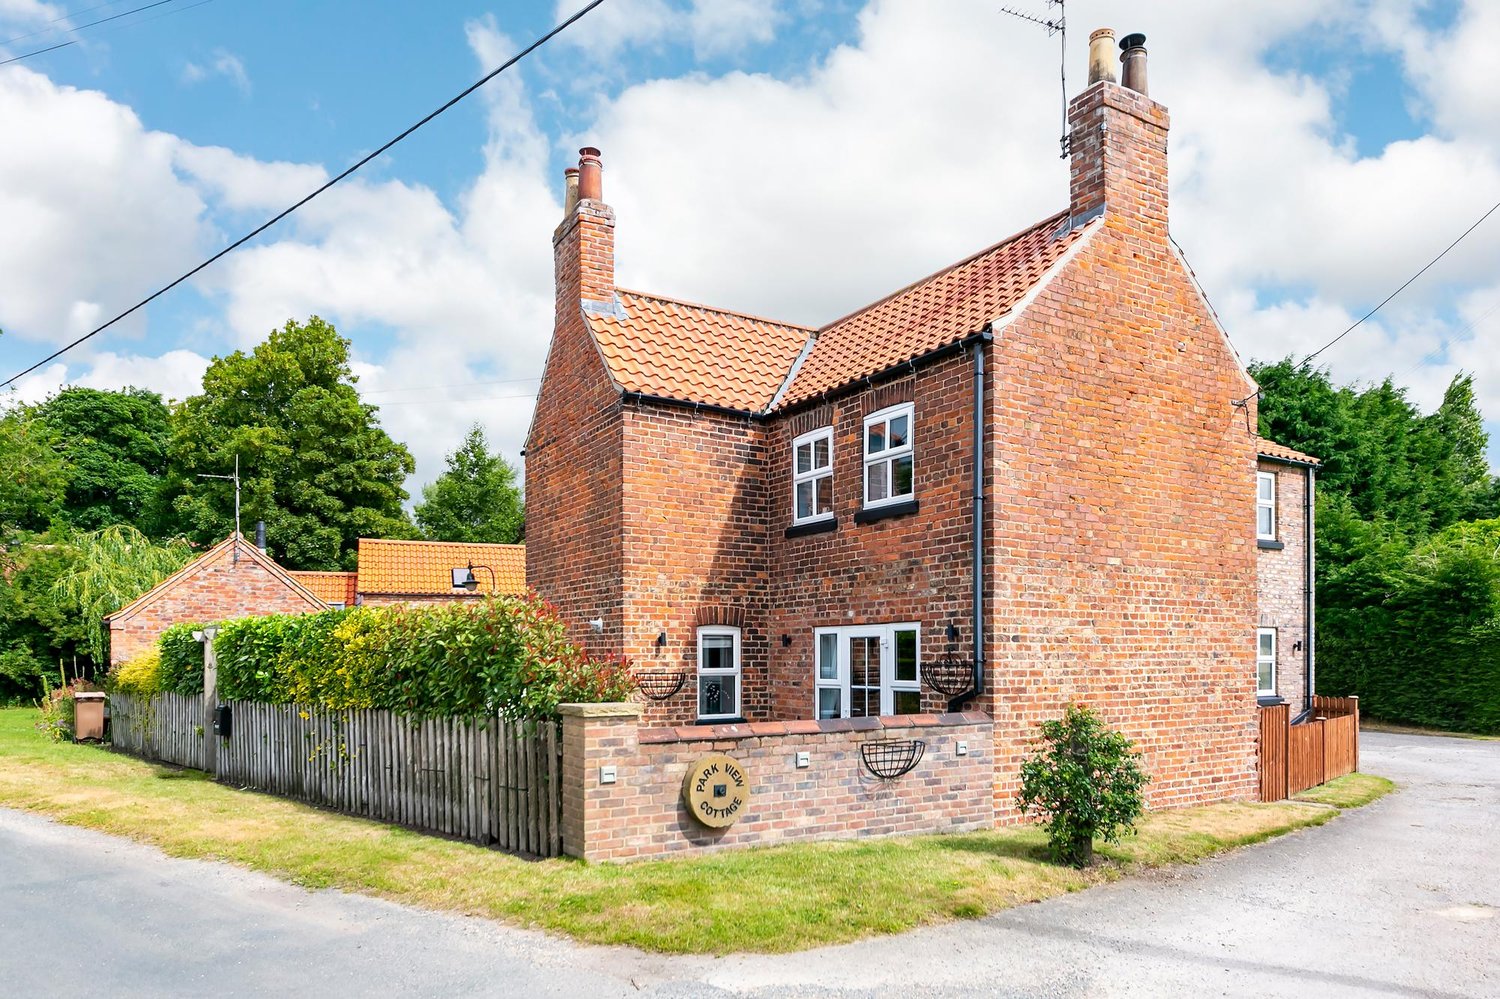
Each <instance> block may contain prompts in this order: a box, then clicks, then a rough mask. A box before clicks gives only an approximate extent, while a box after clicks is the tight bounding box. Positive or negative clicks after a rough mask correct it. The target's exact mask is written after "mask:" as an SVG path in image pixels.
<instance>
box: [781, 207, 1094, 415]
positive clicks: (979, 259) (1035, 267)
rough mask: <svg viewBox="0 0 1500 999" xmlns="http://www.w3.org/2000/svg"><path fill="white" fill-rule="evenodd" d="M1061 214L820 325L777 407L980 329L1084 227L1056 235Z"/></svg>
mask: <svg viewBox="0 0 1500 999" xmlns="http://www.w3.org/2000/svg"><path fill="white" fill-rule="evenodd" d="M1067 217H1068V215H1067V212H1059V213H1058V214H1056V215H1053V216H1051V217H1050V218H1046V219H1043V220H1042V221H1041V222H1038V223H1037V224H1036V225H1034V226H1032V227H1031V228H1029V229H1027V230H1025V231H1024V232H1020V233H1017V234H1016V235H1014V236H1012V237H1010V238H1009V239H1007V240H1005V241H1004V242H1001V243H997V244H996V245H994V246H992V247H990V248H989V249H987V250H981V251H980V252H979V253H976V254H975V255H974V256H972V257H969V258H968V259H967V260H961V261H959V262H958V263H956V264H954V265H952V266H951V267H946V268H944V269H943V270H941V271H938V272H937V273H936V274H933V275H931V276H930V277H926V278H923V279H922V280H920V281H918V282H916V283H915V284H912V285H908V286H907V287H905V288H903V289H901V290H900V291H898V292H895V293H894V294H891V295H888V296H887V297H885V298H883V299H881V300H880V301H878V302H876V303H875V304H873V305H869V306H866V307H865V308H863V309H861V310H859V311H858V312H855V313H854V314H852V315H849V316H846V317H844V318H843V319H840V320H838V321H837V322H833V323H830V324H828V325H827V326H825V327H823V328H822V329H821V330H819V331H818V333H817V340H816V343H815V344H814V345H813V348H812V350H811V351H810V352H809V353H808V355H807V358H806V360H804V361H803V362H802V366H801V367H800V368H799V369H798V370H797V374H796V376H795V377H794V378H793V379H792V383H791V385H790V387H789V388H788V389H787V392H786V395H785V396H784V397H783V398H782V400H781V402H780V403H779V404H778V408H780V407H784V406H789V405H794V404H796V403H798V402H803V401H805V400H807V399H811V398H813V397H815V396H818V395H821V394H822V393H824V392H827V391H830V390H832V389H836V388H840V387H842V386H844V385H848V384H849V383H851V382H855V381H859V380H860V379H862V378H866V377H868V376H870V375H873V374H876V373H877V372H880V371H884V370H885V369H887V368H890V367H893V366H894V365H897V364H900V363H902V362H903V361H909V360H912V359H913V358H916V357H920V356H922V355H923V354H926V353H927V352H928V351H932V350H936V349H937V348H939V347H945V346H948V345H951V344H954V343H957V342H958V341H960V340H962V339H964V338H965V337H967V336H970V335H971V334H974V333H978V332H980V331H981V330H983V329H984V328H985V326H986V324H988V323H989V322H990V320H992V319H998V318H1000V317H1001V316H1004V315H1005V314H1006V313H1008V312H1009V311H1010V310H1011V309H1012V308H1014V307H1015V306H1016V305H1017V304H1019V303H1020V301H1021V299H1023V298H1024V297H1025V296H1026V293H1027V292H1029V291H1030V290H1031V289H1032V288H1033V287H1035V286H1036V283H1037V282H1038V281H1040V280H1041V279H1042V277H1043V275H1045V274H1046V273H1047V269H1048V268H1049V267H1051V266H1052V265H1053V264H1055V263H1056V262H1057V260H1058V258H1060V257H1061V256H1062V255H1063V254H1064V253H1065V252H1067V250H1068V248H1069V247H1071V246H1072V245H1073V244H1074V243H1076V242H1077V241H1078V239H1079V237H1080V236H1081V235H1082V233H1083V232H1085V231H1086V230H1087V229H1089V228H1090V227H1089V226H1078V227H1076V228H1074V229H1072V230H1069V231H1067V232H1063V233H1062V234H1061V235H1059V234H1058V230H1059V228H1060V227H1062V226H1063V224H1064V222H1065V220H1066V219H1067Z"/></svg>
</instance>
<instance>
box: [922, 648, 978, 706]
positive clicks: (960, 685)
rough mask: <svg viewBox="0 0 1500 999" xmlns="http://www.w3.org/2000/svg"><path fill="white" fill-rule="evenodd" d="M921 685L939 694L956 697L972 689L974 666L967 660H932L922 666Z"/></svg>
mask: <svg viewBox="0 0 1500 999" xmlns="http://www.w3.org/2000/svg"><path fill="white" fill-rule="evenodd" d="M922 683H923V684H925V685H926V686H928V687H931V688H932V689H933V690H935V691H937V692H938V693H939V694H946V695H947V696H949V697H957V696H958V695H959V694H967V693H968V692H969V691H970V690H973V689H974V664H973V663H972V662H970V661H969V660H967V659H956V658H948V659H934V660H932V661H931V662H925V663H923V664H922Z"/></svg>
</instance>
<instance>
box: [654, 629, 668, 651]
mask: <svg viewBox="0 0 1500 999" xmlns="http://www.w3.org/2000/svg"><path fill="white" fill-rule="evenodd" d="M656 644H657V647H658V648H660V647H661V646H664V645H666V644H667V633H666V632H665V631H663V632H659V633H658V634H657V636H656Z"/></svg>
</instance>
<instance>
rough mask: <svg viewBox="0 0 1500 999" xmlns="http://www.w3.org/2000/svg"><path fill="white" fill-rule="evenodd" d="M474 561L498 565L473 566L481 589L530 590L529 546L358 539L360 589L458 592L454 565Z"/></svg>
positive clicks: (410, 593) (404, 593) (405, 593)
mask: <svg viewBox="0 0 1500 999" xmlns="http://www.w3.org/2000/svg"><path fill="white" fill-rule="evenodd" d="M471 562H472V563H473V564H474V565H475V566H481V565H487V566H489V567H490V568H491V569H493V570H495V584H496V586H495V588H494V589H493V590H492V588H491V586H490V574H489V573H488V572H486V571H484V570H483V569H478V568H476V569H475V570H474V578H475V579H477V580H479V588H478V589H477V590H476V591H474V592H476V593H490V592H496V593H525V592H526V546H525V545H481V544H466V543H463V542H456V541H392V540H390V539H387V538H360V539H359V592H360V593H362V594H368V593H378V594H392V595H397V594H399V595H401V596H423V595H454V594H462V593H464V592H465V591H463V590H458V591H455V590H454V589H453V570H454V569H457V568H459V567H460V566H465V565H468V564H469V563H471Z"/></svg>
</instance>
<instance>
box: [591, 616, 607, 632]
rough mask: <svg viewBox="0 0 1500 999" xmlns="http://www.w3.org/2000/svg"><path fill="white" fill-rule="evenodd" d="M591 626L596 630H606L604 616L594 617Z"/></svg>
mask: <svg viewBox="0 0 1500 999" xmlns="http://www.w3.org/2000/svg"><path fill="white" fill-rule="evenodd" d="M589 628H591V629H592V630H594V631H603V630H604V618H602V617H596V618H594V619H593V620H592V621H590V622H589Z"/></svg>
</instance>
